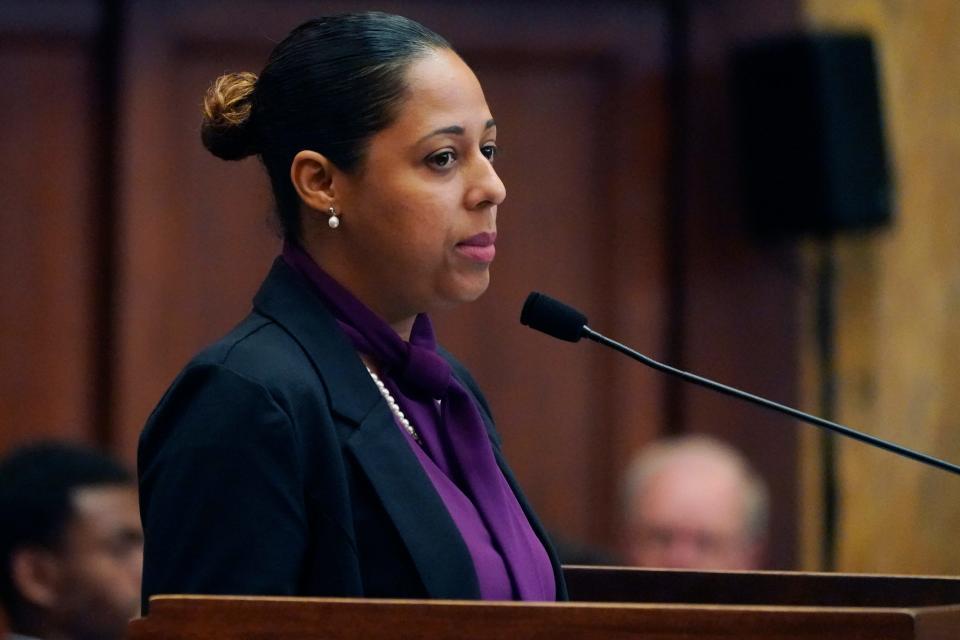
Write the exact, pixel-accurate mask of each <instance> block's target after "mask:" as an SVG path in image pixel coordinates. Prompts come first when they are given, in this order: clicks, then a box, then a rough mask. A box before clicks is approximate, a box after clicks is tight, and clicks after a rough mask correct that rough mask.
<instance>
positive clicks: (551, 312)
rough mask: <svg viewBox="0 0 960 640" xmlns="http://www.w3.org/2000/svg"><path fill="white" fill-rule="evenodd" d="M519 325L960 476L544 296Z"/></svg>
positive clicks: (528, 306)
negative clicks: (610, 333) (625, 338)
mask: <svg viewBox="0 0 960 640" xmlns="http://www.w3.org/2000/svg"><path fill="white" fill-rule="evenodd" d="M520 322H522V323H523V324H525V325H527V326H529V327H530V328H531V329H536V330H537V331H542V332H544V333H546V334H547V335H551V336H553V337H555V338H560V339H561V340H567V341H568V342H577V341H579V340H580V338H581V337H585V338H589V339H590V340H593V341H594V342H599V343H600V344H602V345H604V346H606V347H610V348H611V349H614V350H616V351H619V352H620V353H622V354H624V355H627V356H629V357H631V358H633V359H634V360H637V361H639V362H641V363H642V364H645V365H647V366H648V367H651V368H652V369H656V370H657V371H662V372H664V373H667V374H670V375H672V376H676V377H678V378H680V379H681V380H685V381H687V382H691V383H693V384H696V385H699V386H701V387H705V388H707V389H711V390H713V391H716V392H717V393H722V394H724V395H727V396H732V397H734V398H739V399H740V400H745V401H746V402H752V403H753V404H756V405H759V406H761V407H764V408H766V409H770V410H772V411H777V412H779V413H783V414H786V415H788V416H790V417H792V418H797V419H798V420H802V421H804V422H807V423H809V424H812V425H814V426H817V427H820V428H822V429H827V430H829V431H833V432H834V433H838V434H840V435H842V436H846V437H848V438H852V439H854V440H858V441H860V442H864V443H866V444H869V445H872V446H874V447H878V448H880V449H883V450H885V451H889V452H891V453H895V454H897V455H901V456H904V457H906V458H910V459H911V460H916V461H917V462H922V463H924V464H927V465H930V466H932V467H936V468H938V469H943V470H944V471H949V472H951V473H954V474H957V475H960V466H957V465H955V464H953V463H951V462H947V461H946V460H941V459H940V458H934V457H933V456H929V455H927V454H925V453H920V452H919V451H914V450H913V449H908V448H906V447H903V446H900V445H898V444H894V443H892V442H888V441H887V440H883V439H881V438H877V437H876V436H871V435H869V434H866V433H863V432H861V431H857V430H856V429H852V428H850V427H846V426H844V425H842V424H839V423H836V422H831V421H830V420H826V419H824V418H819V417H817V416H814V415H811V414H809V413H804V412H803V411H800V410H798V409H794V408H792V407H788V406H786V405H783V404H780V403H779V402H774V401H772V400H767V399H766V398H762V397H760V396H757V395H754V394H752V393H747V392H746V391H741V390H740V389H736V388H734V387H730V386H727V385H725V384H721V383H719V382H715V381H713V380H710V379H709V378H704V377H702V376H698V375H696V374H693V373H689V372H687V371H683V370H682V369H677V368H676V367H671V366H670V365H667V364H663V363H662V362H658V361H657V360H654V359H653V358H650V357H648V356H645V355H643V354H642V353H640V352H639V351H635V350H633V349H631V348H630V347H628V346H626V345H624V344H622V343H620V342H617V341H616V340H613V339H611V338H608V337H606V336H605V335H603V334H601V333H598V332H596V331H594V330H593V329H591V328H590V327H588V326H587V317H586V316H585V315H583V314H582V313H580V312H579V311H577V310H576V309H574V308H573V307H570V306H568V305H566V304H564V303H562V302H560V301H558V300H554V299H553V298H551V297H549V296H547V295H545V294H542V293H537V292H533V293H531V294H530V295H529V296H528V297H527V301H526V302H525V303H524V305H523V312H522V313H521V316H520ZM577 323H579V324H577ZM575 324H577V326H576V327H574V325H575Z"/></svg>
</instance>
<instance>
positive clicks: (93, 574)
mask: <svg viewBox="0 0 960 640" xmlns="http://www.w3.org/2000/svg"><path fill="white" fill-rule="evenodd" d="M142 563H143V534H142V531H141V527H140V515H139V510H138V508H137V491H136V486H135V484H134V482H133V478H132V476H131V474H130V473H129V472H128V471H126V470H125V469H124V468H123V467H121V466H120V465H119V464H118V463H116V462H115V461H114V460H112V459H111V458H109V457H107V456H105V455H102V454H100V453H97V452H95V451H93V450H89V449H85V448H80V447H77V446H73V445H66V444H58V443H39V444H34V445H30V446H27V447H24V448H22V449H19V450H16V451H14V452H13V453H11V454H9V455H8V456H7V457H6V458H5V459H3V460H2V461H0V604H2V606H3V609H4V612H5V614H6V618H7V626H8V628H9V630H10V632H11V635H9V636H8V639H10V640H14V639H16V640H24V639H26V638H36V639H43V640H119V639H120V638H123V636H124V632H125V630H126V626H127V622H128V621H129V620H130V619H131V618H132V617H134V616H136V615H137V614H138V612H139V608H140V574H141V567H142Z"/></svg>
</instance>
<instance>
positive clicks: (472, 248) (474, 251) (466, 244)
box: [457, 231, 497, 263]
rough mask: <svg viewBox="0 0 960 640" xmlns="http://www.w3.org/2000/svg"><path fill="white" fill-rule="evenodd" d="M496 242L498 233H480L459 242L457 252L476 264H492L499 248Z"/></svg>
mask: <svg viewBox="0 0 960 640" xmlns="http://www.w3.org/2000/svg"><path fill="white" fill-rule="evenodd" d="M496 241H497V232H496V231H491V232H484V233H478V234H477V235H475V236H470V237H469V238H467V239H466V240H462V241H461V242H458V243H457V251H459V252H460V253H461V254H462V255H465V256H466V257H468V258H470V259H471V260H475V261H476V262H486V263H490V262H493V257H494V256H495V255H496V254H497V247H496V246H495V245H494V243H495V242H496Z"/></svg>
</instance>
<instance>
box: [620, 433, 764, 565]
mask: <svg viewBox="0 0 960 640" xmlns="http://www.w3.org/2000/svg"><path fill="white" fill-rule="evenodd" d="M768 502H769V499H768V492H767V488H766V485H765V484H764V482H763V480H762V479H761V478H760V477H759V476H758V475H757V474H756V473H755V472H754V471H753V470H752V469H751V468H750V466H749V464H748V463H747V461H746V459H745V458H744V457H743V455H741V454H740V453H739V452H738V451H736V450H735V449H734V448H733V447H731V446H729V445H727V444H725V443H723V442H720V441H719V440H716V439H714V438H711V437H708V436H703V435H695V436H685V437H680V438H675V439H664V440H660V441H657V442H654V443H653V444H651V445H648V446H647V447H645V448H643V449H642V450H641V451H640V452H639V453H638V454H637V455H636V457H635V458H634V459H633V461H632V463H631V464H630V465H629V467H628V469H627V473H626V476H625V482H624V511H623V513H624V524H625V527H624V530H623V543H622V548H623V557H624V559H625V560H626V561H627V563H628V564H631V565H635V566H642V567H660V568H675V569H694V570H753V569H757V568H760V566H761V564H762V562H763V557H764V552H765V547H766V539H767V520H768V509H769V507H768Z"/></svg>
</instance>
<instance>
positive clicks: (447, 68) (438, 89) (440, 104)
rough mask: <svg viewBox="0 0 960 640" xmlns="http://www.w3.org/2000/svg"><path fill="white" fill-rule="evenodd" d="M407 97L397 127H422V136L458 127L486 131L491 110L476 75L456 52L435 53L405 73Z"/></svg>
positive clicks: (442, 51)
mask: <svg viewBox="0 0 960 640" xmlns="http://www.w3.org/2000/svg"><path fill="white" fill-rule="evenodd" d="M406 79H407V88H408V95H407V99H406V100H405V101H404V104H403V107H402V108H401V110H400V113H399V115H398V122H397V123H398V124H400V123H401V121H404V124H406V125H409V126H416V127H419V128H422V129H423V130H424V133H427V132H429V131H433V130H435V129H438V128H441V127H447V126H451V125H460V126H463V127H468V128H472V127H476V126H479V127H481V128H485V127H486V124H487V122H488V121H489V120H490V119H491V115H490V109H489V107H488V106H487V102H486V99H485V98H484V95H483V89H482V88H481V87H480V82H479V81H478V80H477V77H476V75H474V73H473V71H472V70H471V69H470V67H468V66H467V64H466V63H465V62H464V61H463V60H462V59H461V58H460V56H458V55H457V54H456V53H454V52H452V51H450V50H437V51H434V52H431V53H430V54H429V55H427V56H425V57H423V58H420V59H418V60H416V61H415V62H413V63H412V64H411V65H410V68H409V69H408V70H407V78H406Z"/></svg>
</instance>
